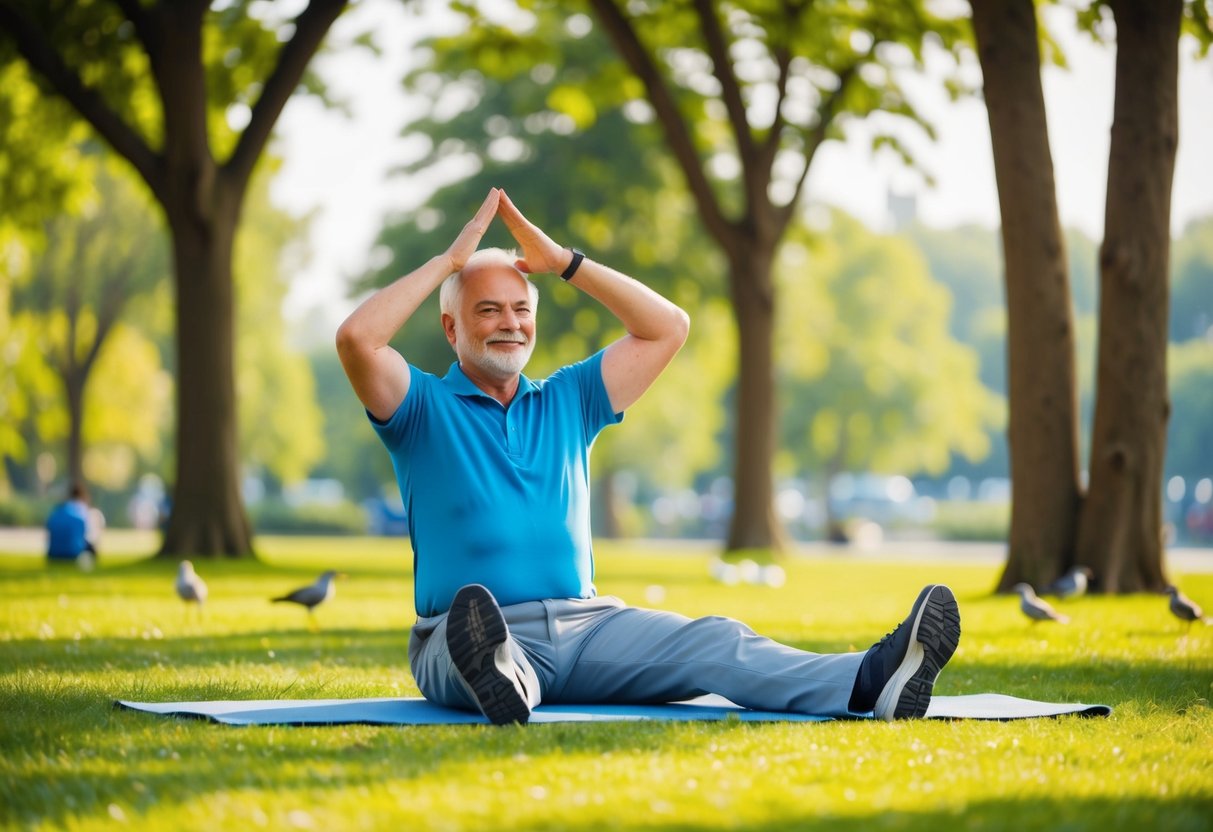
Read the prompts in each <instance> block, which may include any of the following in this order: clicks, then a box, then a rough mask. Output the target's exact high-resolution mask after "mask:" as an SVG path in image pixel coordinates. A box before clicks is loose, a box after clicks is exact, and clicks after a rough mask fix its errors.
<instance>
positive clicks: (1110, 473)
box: [1078, 0, 1182, 592]
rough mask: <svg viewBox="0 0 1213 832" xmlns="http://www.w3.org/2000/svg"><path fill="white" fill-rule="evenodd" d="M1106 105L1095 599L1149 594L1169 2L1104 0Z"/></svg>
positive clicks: (1088, 531)
mask: <svg viewBox="0 0 1213 832" xmlns="http://www.w3.org/2000/svg"><path fill="white" fill-rule="evenodd" d="M1111 7H1112V11H1113V14H1114V15H1115V18H1116V40H1117V47H1116V97H1115V105H1114V110H1113V118H1112V137H1111V146H1110V149H1109V156H1108V189H1107V203H1106V206H1105V215H1104V241H1103V245H1102V247H1101V248H1100V252H1099V266H1100V309H1099V357H1098V375H1097V383H1098V393H1097V397H1096V401H1095V425H1094V429H1093V431H1092V436H1091V464H1090V472H1091V477H1090V488H1089V491H1088V495H1087V499H1086V502H1085V504H1084V506H1083V510H1082V515H1081V518H1080V525H1079V536H1078V555H1079V560H1080V561H1081V562H1082V563H1085V564H1087V565H1089V566H1090V567H1091V568H1092V569H1093V570H1094V571H1095V575H1096V578H1097V580H1098V586H1099V588H1100V589H1101V590H1102V591H1104V592H1134V591H1142V590H1149V591H1159V590H1162V589H1163V588H1164V586H1165V585H1166V579H1165V578H1164V576H1163V569H1162V547H1163V544H1162V506H1161V502H1162V474H1163V462H1164V458H1165V455H1166V429H1167V419H1168V416H1169V414H1170V402H1169V400H1168V396H1167V319H1168V311H1169V310H1168V305H1169V304H1168V294H1167V279H1168V277H1167V276H1168V266H1169V262H1168V261H1169V259H1170V246H1171V227H1170V226H1171V182H1172V179H1173V176H1174V172H1175V146H1176V141H1177V136H1178V102H1177V95H1178V89H1177V86H1178V63H1179V57H1178V55H1179V25H1180V15H1181V13H1182V3H1181V2H1180V0H1113V2H1112V3H1111Z"/></svg>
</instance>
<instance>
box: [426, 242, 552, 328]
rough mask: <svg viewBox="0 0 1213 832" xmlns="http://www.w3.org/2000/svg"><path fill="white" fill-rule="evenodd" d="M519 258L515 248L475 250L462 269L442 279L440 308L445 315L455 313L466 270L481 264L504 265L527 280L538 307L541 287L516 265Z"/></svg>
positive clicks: (528, 287)
mask: <svg viewBox="0 0 1213 832" xmlns="http://www.w3.org/2000/svg"><path fill="white" fill-rule="evenodd" d="M517 259H518V252H517V251H515V250H513V249H504V248H482V249H480V250H479V251H476V252H473V253H472V256H471V257H469V258H468V261H467V262H466V263H464V264H463V268H462V269H460V270H459V271H457V272H452V273H451V275H450V276H449V277H448V278H447V279H446V280H444V281H442V288H440V289H439V290H438V307H439V309H440V310H441V311H442V313H443V314H444V315H455V307H457V306H458V305H459V293H460V291H461V290H462V289H463V274H464V272H466V271H468V270H469V269H473V268H480V267H481V266H504V267H505V268H507V269H511V270H512V271H514V272H515V273H517V275H518V276H519V277H521V278H522V279H523V280H525V281H526V291H527V295H528V297H529V298H530V300H531V307H532V308H536V307H538V306H539V287H538V286H536V285H535V282H534V281H533V280H531V279H530V278H529V277H527V276H526V274H525V273H523V272H521V271H519V270H518V267H517V266H515V265H514V261H515V260H517Z"/></svg>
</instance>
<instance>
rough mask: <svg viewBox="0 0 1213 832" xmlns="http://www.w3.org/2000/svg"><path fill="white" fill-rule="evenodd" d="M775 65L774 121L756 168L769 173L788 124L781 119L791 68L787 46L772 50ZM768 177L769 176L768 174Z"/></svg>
mask: <svg viewBox="0 0 1213 832" xmlns="http://www.w3.org/2000/svg"><path fill="white" fill-rule="evenodd" d="M773 51H774V53H775V63H776V65H777V66H778V67H779V78H778V79H777V80H776V82H775V119H774V121H772V122H771V128H770V131H769V132H768V133H767V138H766V141H764V142H763V144H762V149H761V151H760V153H759V156H758V167H759V168H760V169H762V170H766V171H770V170H771V167H772V166H773V165H774V164H775V154H777V153H778V152H779V143H780V141H781V140H782V139H783V131H784V129H785V128H786V127H787V125H788V122H787V120H786V119H785V118H784V117H783V102H784V101H786V100H787V97H788V77H789V75H790V74H791V68H792V53H791V51H790V50H789V49H788V48H787V46H780V47H777V48H776V49H775V50H773ZM768 176H769V174H768Z"/></svg>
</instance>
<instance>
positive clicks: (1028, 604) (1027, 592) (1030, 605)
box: [1012, 584, 1070, 624]
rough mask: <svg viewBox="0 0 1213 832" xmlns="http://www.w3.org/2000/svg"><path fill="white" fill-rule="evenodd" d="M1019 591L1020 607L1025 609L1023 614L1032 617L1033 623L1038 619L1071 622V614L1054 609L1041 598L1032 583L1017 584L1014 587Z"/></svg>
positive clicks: (1061, 622)
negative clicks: (1067, 614) (1063, 613)
mask: <svg viewBox="0 0 1213 832" xmlns="http://www.w3.org/2000/svg"><path fill="white" fill-rule="evenodd" d="M1012 589H1014V590H1015V591H1016V592H1018V593H1019V608H1020V609H1021V610H1023V614H1024V615H1026V616H1027V617H1028V618H1030V619H1032V623H1033V624H1035V623H1036V622H1037V621H1056V622H1057V623H1058V624H1069V623H1070V618H1069V616H1066V615H1062V614H1061V613H1059V612H1058V611H1057V610H1055V609H1053V607H1052V606H1050V605H1049V603H1048V602H1046V601H1042V600H1040V598H1038V597H1037V595H1036V590H1034V589H1032V585H1031V584H1015V586H1014V587H1012Z"/></svg>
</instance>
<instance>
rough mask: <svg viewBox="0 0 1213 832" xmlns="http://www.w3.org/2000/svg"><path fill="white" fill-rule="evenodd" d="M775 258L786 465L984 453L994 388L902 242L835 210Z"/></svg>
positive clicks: (883, 462)
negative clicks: (951, 329) (791, 458)
mask: <svg viewBox="0 0 1213 832" xmlns="http://www.w3.org/2000/svg"><path fill="white" fill-rule="evenodd" d="M784 258H785V259H784V265H783V271H784V274H785V275H786V276H787V277H786V278H785V285H784V287H783V292H784V298H785V307H784V312H783V316H782V318H781V321H780V330H779V336H778V341H779V343H780V344H781V345H783V347H784V349H783V351H782V354H781V362H780V375H781V378H782V379H783V389H784V390H785V391H786V393H787V395H786V410H785V412H784V414H783V424H784V426H785V433H784V439H785V446H786V447H787V448H788V449H789V450H790V451H791V452H792V453H793V454H794V455H795V458H796V461H797V463H798V465H801V466H807V467H808V468H809V469H810V470H822V471H824V472H826V473H827V474H833V473H837V472H840V471H869V470H870V471H882V472H889V473H917V472H920V471H927V472H929V473H932V474H939V473H942V472H943V471H944V470H946V469H947V467H948V465H949V462H950V459H951V454H952V453H953V452H958V453H960V454H963V455H964V456H966V457H967V458H969V459H974V460H975V459H980V458H981V457H983V456H984V455H985V454H986V453H988V451H989V440H988V436H987V430H989V429H991V428H995V427H998V426H999V422H1000V420H1001V418H1002V416H1001V414H1002V401H1001V397H999V396H998V395H997V394H995V393H992V392H991V391H989V390H987V389H986V388H985V387H984V386H983V385H982V384H981V381H980V379H979V377H978V362H977V356H976V354H975V353H974V352H973V350H972V349H970V348H969V347H967V346H965V345H963V344H962V343H960V342H958V341H956V340H954V339H953V338H952V336H951V335H949V334H948V330H947V317H948V312H949V306H950V299H949V297H948V292H947V290H946V289H945V288H943V287H942V286H940V285H939V284H938V283H935V282H934V281H932V280H931V278H930V274H929V272H928V271H927V269H926V264H925V262H924V261H923V259H922V258H921V256H920V255H918V253H917V252H915V251H914V250H913V248H911V247H910V246H908V245H907V244H906V243H905V242H904V241H902V240H899V239H897V238H892V237H883V236H879V235H875V234H873V233H871V232H869V231H867V230H866V229H864V228H863V227H862V226H861V225H860V224H859V223H857V222H855V221H854V220H850V219H848V218H846V217H844V216H842V215H840V214H836V215H835V216H834V220H833V223H832V225H831V228H830V233H829V234H828V236H826V235H823V234H819V235H816V236H815V237H814V238H813V239H812V240H811V241H809V240H807V239H806V238H805V237H803V236H798V235H796V234H795V233H794V234H793V237H792V239H791V240H790V241H789V244H788V245H787V246H786V249H785V253H784ZM793 275H795V276H796V277H795V278H794V279H793V278H792V276H793Z"/></svg>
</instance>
